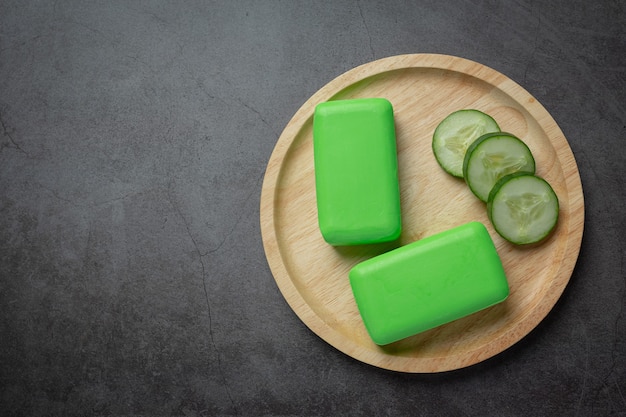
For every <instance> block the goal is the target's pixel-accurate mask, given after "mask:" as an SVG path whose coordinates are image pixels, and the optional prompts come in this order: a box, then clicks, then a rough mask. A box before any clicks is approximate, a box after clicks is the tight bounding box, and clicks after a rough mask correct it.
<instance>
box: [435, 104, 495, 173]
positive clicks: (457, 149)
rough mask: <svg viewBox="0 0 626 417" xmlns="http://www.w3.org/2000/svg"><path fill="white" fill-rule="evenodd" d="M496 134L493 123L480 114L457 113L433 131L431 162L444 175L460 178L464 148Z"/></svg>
mask: <svg viewBox="0 0 626 417" xmlns="http://www.w3.org/2000/svg"><path fill="white" fill-rule="evenodd" d="M499 131H500V127H499V126H498V124H497V123H496V121H495V120H494V119H493V118H492V117H491V116H489V115H487V114H485V113H483V112H481V111H480V110H474V109H464V110H457V111H455V112H453V113H451V114H449V115H448V116H447V117H446V118H444V119H443V120H442V121H441V123H439V125H438V126H437V128H436V129H435V133H434V134H433V141H432V148H433V153H434V154H435V159H437V162H438V163H439V165H440V166H441V167H442V168H443V169H444V170H445V171H446V172H447V173H449V174H450V175H453V176H455V177H459V178H463V158H464V157H465V152H466V151H467V148H468V147H469V146H470V145H471V144H472V143H473V142H474V141H475V140H476V139H478V138H479V137H480V136H482V135H483V134H485V133H489V132H499Z"/></svg>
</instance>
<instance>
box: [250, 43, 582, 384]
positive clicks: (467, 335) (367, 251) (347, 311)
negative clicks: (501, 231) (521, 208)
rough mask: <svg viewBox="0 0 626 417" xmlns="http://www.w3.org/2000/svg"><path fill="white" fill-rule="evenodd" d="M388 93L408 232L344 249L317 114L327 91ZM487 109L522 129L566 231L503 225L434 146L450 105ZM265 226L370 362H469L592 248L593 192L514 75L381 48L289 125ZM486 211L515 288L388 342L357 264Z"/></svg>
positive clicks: (283, 260)
mask: <svg viewBox="0 0 626 417" xmlns="http://www.w3.org/2000/svg"><path fill="white" fill-rule="evenodd" d="M364 97H384V98H387V99H388V100H389V101H391V103H392V104H393V106H394V116H395V121H396V134H397V144H398V164H399V180H400V190H401V204H402V221H403V232H402V236H401V238H400V239H399V241H397V242H394V243H390V244H380V245H366V246H354V247H340V248H335V247H332V246H330V245H328V244H327V243H326V242H324V240H323V239H322V236H321V234H320V232H319V228H318V224H317V208H316V201H315V183H314V170H313V137H312V122H313V120H312V116H313V111H314V108H315V106H316V105H317V104H318V103H320V102H323V101H327V100H339V99H349V98H364ZM463 108H475V109H479V110H482V111H484V112H486V113H488V114H490V115H492V116H493V117H494V118H495V119H496V121H497V122H498V123H499V125H500V127H501V128H502V130H503V131H506V132H510V133H513V134H515V135H516V136H518V137H520V138H521V139H522V140H523V141H524V142H525V143H526V144H527V145H528V146H529V148H530V149H531V151H532V152H533V155H534V156H535V159H536V164H537V175H539V176H541V177H543V178H545V179H546V180H547V181H548V182H549V183H550V184H551V185H552V186H553V188H554V190H555V192H556V194H557V196H558V197H559V204H560V214H559V222H558V225H557V228H556V230H555V231H554V233H553V234H552V235H551V236H550V237H549V238H548V239H547V240H545V241H544V242H542V243H541V244H539V245H534V246H532V247H519V246H515V245H512V244H509V243H508V242H506V241H505V240H503V239H502V238H501V237H500V236H499V235H498V234H497V233H495V231H494V229H493V227H492V225H491V223H490V222H489V220H488V218H487V214H486V209H485V204H484V203H482V202H481V201H479V200H478V199H477V198H476V197H474V195H473V194H472V193H471V192H470V190H469V189H468V188H467V186H466V185H465V183H464V182H463V181H462V180H460V179H457V178H453V177H452V176H450V175H448V174H446V173H445V172H444V171H443V170H442V169H441V168H440V167H439V166H438V165H437V162H436V160H435V158H434V156H433V154H432V150H431V140H432V133H433V131H434V129H435V127H436V126H437V124H438V123H439V122H440V121H441V120H442V119H443V118H444V117H445V116H447V115H448V114H449V113H451V112H453V111H455V110H459V109H463ZM260 209H261V211H260V212H261V215H260V221H261V232H262V237H263V244H264V249H265V253H266V256H267V260H268V263H269V266H270V268H271V270H272V273H273V275H274V278H275V281H276V284H277V285H278V287H279V289H280V291H281V293H282V294H283V296H284V297H285V299H286V300H287V302H288V303H289V305H290V306H291V308H292V309H293V310H294V312H295V313H296V314H297V315H298V317H300V319H301V320H302V321H303V322H304V323H305V324H306V325H307V326H308V327H309V328H310V329H311V330H312V331H313V332H315V333H316V334H317V335H318V336H319V337H321V338H322V339H324V340H325V341H327V342H328V343H329V344H331V345H332V346H334V347H335V348H337V349H339V350H341V351H342V352H344V353H346V354H347V355H350V356H352V357H353V358H356V359H358V360H360V361H363V362H365V363H368V364H371V365H374V366H377V367H381V368H385V369H390V370H396V371H402V372H415V373H417V372H419V373H426V372H441V371H447V370H452V369H458V368H462V367H466V366H469V365H472V364H475V363H478V362H480V361H483V360H485V359H487V358H490V357H492V356H494V355H496V354H498V353H500V352H502V351H503V350H505V349H507V348H508V347H510V346H511V345H513V344H514V343H516V342H517V341H519V340H520V339H521V338H523V337H524V336H525V335H526V334H528V333H529V332H530V331H531V330H532V329H533V328H535V327H536V326H537V324H538V323H539V322H540V321H541V320H542V319H543V318H544V317H545V316H546V315H547V314H548V313H549V311H550V310H551V309H552V307H553V306H554V304H555V303H556V301H557V300H558V298H559V297H560V295H561V294H562V292H563V290H564V288H565V286H566V285H567V283H568V281H569V279H570V276H571V274H572V271H573V269H574V266H575V264H576V260H577V258H578V253H579V250H580V243H581V239H582V233H583V220H584V201H583V192H582V186H581V182H580V176H579V173H578V167H577V165H576V161H575V159H574V156H573V154H572V151H571V149H570V147H569V145H568V143H567V140H566V139H565V137H564V135H563V133H562V132H561V130H560V128H559V127H558V125H557V124H556V122H555V121H554V119H553V118H552V117H551V116H550V114H549V113H548V112H547V111H546V110H545V108H544V107H543V106H542V105H541V104H540V103H539V102H538V101H537V100H536V99H534V98H533V97H532V96H531V95H530V94H529V93H528V92H527V91H525V90H524V89H523V88H522V87H520V86H519V85H518V84H516V83H515V82H514V81H512V80H510V79H509V78H507V77H506V76H504V75H503V74H501V73H499V72H497V71H494V70H493V69H490V68H488V67H485V66H483V65H481V64H478V63H476V62H473V61H469V60H466V59H462V58H458V57H452V56H446V55H435V54H415V55H401V56H395V57H390V58H385V59H381V60H378V61H374V62H371V63H369V64H365V65H362V66H360V67H357V68H354V69H353V70H350V71H348V72H346V73H345V74H343V75H341V76H339V77H337V78H336V79H335V80H333V81H331V82H330V83H328V84H327V85H326V86H324V87H323V88H321V89H320V90H319V91H318V92H316V93H315V94H314V95H313V96H312V97H311V98H310V99H309V100H307V101H306V103H304V104H303V105H302V107H301V108H300V109H299V110H298V111H297V112H296V114H295V115H294V116H293V118H292V119H291V120H290V122H289V123H288V124H287V126H286V127H285V129H284V131H283V133H282V135H281V136H280V138H279V140H278V142H277V144H276V147H275V149H274V151H273V153H272V155H271V157H270V160H269V162H268V165H267V170H266V173H265V178H264V182H263V188H262V193H261V208H260ZM472 220H477V221H481V222H482V223H483V224H485V226H487V229H488V230H489V233H490V235H491V237H492V238H493V240H494V243H495V244H496V248H497V250H498V253H499V255H500V257H501V258H502V262H503V264H504V268H505V272H506V275H507V279H508V281H509V285H510V288H511V293H510V296H509V298H508V299H507V300H506V301H505V302H504V303H501V304H499V305H496V306H494V307H491V308H488V309H486V310H483V311H481V312H478V313H475V314H473V315H470V316H468V317H465V318H462V319H460V320H457V321H455V322H452V323H449V324H446V325H444V326H440V327H438V328H436V329H432V330H430V331H427V332H424V333H421V334H418V335H415V336H413V337H410V338H407V339H404V340H401V341H399V342H396V343H393V344H390V345H387V346H383V347H381V346H377V345H375V344H374V343H373V342H372V341H371V339H370V338H369V336H368V334H367V332H366V330H365V327H364V326H363V322H362V321H361V317H360V315H359V312H358V310H357V308H356V304H355V302H354V298H353V296H352V291H351V289H350V284H349V282H348V271H349V270H350V268H351V267H352V266H354V265H355V264H356V263H358V262H360V261H362V260H364V259H367V258H370V257H372V256H375V255H377V254H380V253H383V252H385V251H388V250H390V249H392V248H394V247H396V246H398V245H404V244H407V243H410V242H413V241H415V240H418V239H421V238H424V237H426V236H429V235H432V234H434V233H437V232H440V231H443V230H446V229H449V228H451V227H454V226H457V225H460V224H462V223H465V222H468V221H472Z"/></svg>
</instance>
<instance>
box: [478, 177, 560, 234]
mask: <svg viewBox="0 0 626 417" xmlns="http://www.w3.org/2000/svg"><path fill="white" fill-rule="evenodd" d="M487 214H488V216H489V219H490V220H491V223H492V224H493V227H494V228H495V229H496V232H498V234H499V235H500V236H502V237H503V238H505V239H506V240H508V241H509V242H512V243H516V244H518V245H525V244H530V243H536V242H539V241H541V240H543V239H544V238H545V237H546V236H548V235H549V234H550V232H551V231H552V230H553V229H554V226H556V223H557V220H558V218H559V200H558V198H557V196H556V193H555V192H554V190H553V189H552V187H551V186H550V184H548V182H547V181H545V180H544V179H543V178H539V177H537V176H535V175H533V174H531V173H528V172H517V173H514V174H509V175H505V176H504V177H502V178H501V179H500V180H499V181H498V182H497V183H496V185H495V186H494V187H493V189H492V190H491V192H490V193H489V200H488V202H487Z"/></svg>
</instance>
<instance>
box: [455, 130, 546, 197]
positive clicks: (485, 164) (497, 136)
mask: <svg viewBox="0 0 626 417" xmlns="http://www.w3.org/2000/svg"><path fill="white" fill-rule="evenodd" d="M518 171H524V172H530V173H532V174H534V173H535V158H533V155H532V153H531V152H530V149H528V146H526V144H525V143H524V142H522V141H521V140H520V139H519V138H517V137H516V136H514V135H512V134H510V133H504V132H498V133H487V134H485V135H482V136H481V137H480V138H478V139H476V141H475V142H474V143H472V144H471V145H470V147H469V148H468V149H467V152H466V153H465V158H464V160H463V177H464V178H465V182H467V185H468V186H469V188H470V189H471V190H472V192H473V193H474V194H475V195H476V197H478V198H480V199H481V200H482V201H484V202H487V199H488V198H489V192H490V191H491V189H492V188H493V186H494V185H495V183H496V181H498V180H499V179H500V178H502V177H503V176H505V175H507V174H511V173H514V172H518Z"/></svg>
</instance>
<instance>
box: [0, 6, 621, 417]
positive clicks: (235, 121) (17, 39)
mask: <svg viewBox="0 0 626 417" xmlns="http://www.w3.org/2000/svg"><path fill="white" fill-rule="evenodd" d="M625 8H626V4H625V3H624V2H623V1H620V0H613V1H603V2H589V1H584V0H575V1H570V0H567V1H565V0H558V1H553V2H552V1H551V2H541V1H527V0H522V1H502V2H498V1H457V0H454V1H430V0H427V1H420V2H407V1H346V2H333V1H324V2H321V1H315V2H307V1H302V2H296V1H222V2H214V1H188V2H176V1H167V0H154V1H147V0H140V1H133V2H131V1H121V0H112V1H106V2H104V1H62V0H59V1H54V2H45V1H32V0H28V1H24V0H3V1H1V2H0V414H2V415H3V416H45V415H50V416H74V415H76V416H79V415H96V416H107V415H114V416H205V415H222V416H257V415H268V416H279V415H283V416H287V415H289V416H291V415H293V416H296V415H297V416H317V415H320V416H330V415H394V416H396V415H398V416H406V415H424V416H426V415H428V416H486V415H498V416H527V415H528V416H530V415H532V416H543V415H546V416H547V415H571V416H592V415H593V416H626V313H625V312H624V304H625V302H626V295H625V294H626V282H625V278H626V269H625V266H624V263H625V258H626V243H625V238H624V236H625V235H626V222H625V218H626V216H625V215H624V213H625V212H626V210H625V203H626V191H625V189H624V186H623V177H624V175H625V174H626V151H625V150H624V149H625V146H624V139H625V137H626V136H625V135H626V53H625V52H626V31H625V29H624V28H625V26H626V14H625V13H626V12H625ZM418 52H436V53H444V54H452V55H458V56H462V57H465V58H469V59H472V60H476V61H478V62H481V63H483V64H485V65H488V66H490V67H492V68H495V69H497V70H498V71H501V72H503V73H504V74H506V75H508V76H509V77H511V78H512V79H514V80H515V81H517V82H519V83H520V84H521V85H522V86H524V87H525V88H526V89H527V90H528V91H530V92H531V93H532V94H533V95H534V96H535V97H536V98H537V99H538V100H539V101H540V102H541V103H542V104H543V105H544V106H545V107H546V108H547V109H548V111H549V112H550V113H551V114H552V115H553V116H554V118H555V120H556V121H557V122H558V123H559V125H560V127H561V128H562V130H563V132H564V133H565V135H566V137H567V138H568V140H569V142H570V145H571V147H572V150H573V151H574V154H575V156H576V159H577V162H578V165H579V168H580V173H581V177H582V181H583V187H584V191H585V198H586V210H587V211H586V219H585V228H586V229H585V234H584V238H583V244H582V249H581V254H580V257H579V261H578V264H577V267H576V269H575V271H574V274H573V276H572V279H571V281H570V284H569V286H568V287H567V289H566V291H565V293H564V295H563V297H562V298H561V299H560V301H559V302H558V304H557V305H556V307H555V308H554V309H553V311H552V312H551V313H550V314H549V315H548V317H547V318H546V319H545V320H544V321H543V322H542V323H541V324H540V325H539V326H538V327H537V328H536V329H535V330H534V331H533V332H532V333H531V334H530V335H528V336H527V337H526V338H524V339H523V340H522V341H521V342H519V343H518V344H516V345H515V346H514V347H512V348H511V349H509V350H507V351H505V352H504V353H502V354H500V355H498V356H496V357H494V358H492V359H490V360H488V361H486V362H483V363H481V364H479V365H476V366H473V367H470V368H467V369H463V370H459V371H454V372H449V373H444V374H438V375H405V374H399V373H394V372H388V371H383V370H379V369H376V368H374V367H371V366H369V365H364V364H362V363H360V362H358V361H356V360H354V359H352V358H350V357H348V356H346V355H344V354H343V353H340V352H339V351H337V350H336V349H334V348H333V347H332V346H330V345H328V344H326V343H325V342H324V341H322V340H321V339H319V338H318V337H317V336H315V335H314V334H313V333H312V332H310V331H309V330H308V329H307V328H306V327H305V326H304V325H303V324H302V323H301V322H300V321H299V319H298V318H297V317H296V316H295V314H294V313H293V312H292V311H291V310H290V308H289V307H288V305H287V304H286V302H285V301H284V299H283V298H282V296H281V294H280V292H279V291H278V289H277V287H276V285H275V283H274V280H273V277H272V275H271V273H270V271H269V268H268V266H267V263H266V260H265V255H264V252H263V248H262V242H261V235H260V231H259V197H260V191H261V183H262V179H263V174H264V170H265V165H266V163H267V161H268V159H269V156H270V153H271V151H272V149H273V146H274V144H275V143H276V141H277V139H278V136H279V134H280V132H281V131H282V129H283V128H284V126H285V125H286V124H287V122H288V121H289V119H290V118H291V116H292V115H293V114H294V113H295V111H296V110H297V109H298V108H299V107H300V105H301V104H302V103H303V102H304V101H305V100H306V99H307V98H308V97H309V96H310V95H312V94H313V93H314V92H315V91H316V90H317V89H319V88H320V87H322V86H323V85H324V84H326V83H327V82H328V81H330V80H331V79H333V78H334V77H336V76H338V75H339V74H341V73H343V72H344V71H346V70H348V69H350V68H352V67H354V66H357V65H359V64H362V63H365V62H369V61H371V60H374V59H378V58H382V57H386V56H391V55H397V54H402V53H418Z"/></svg>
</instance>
